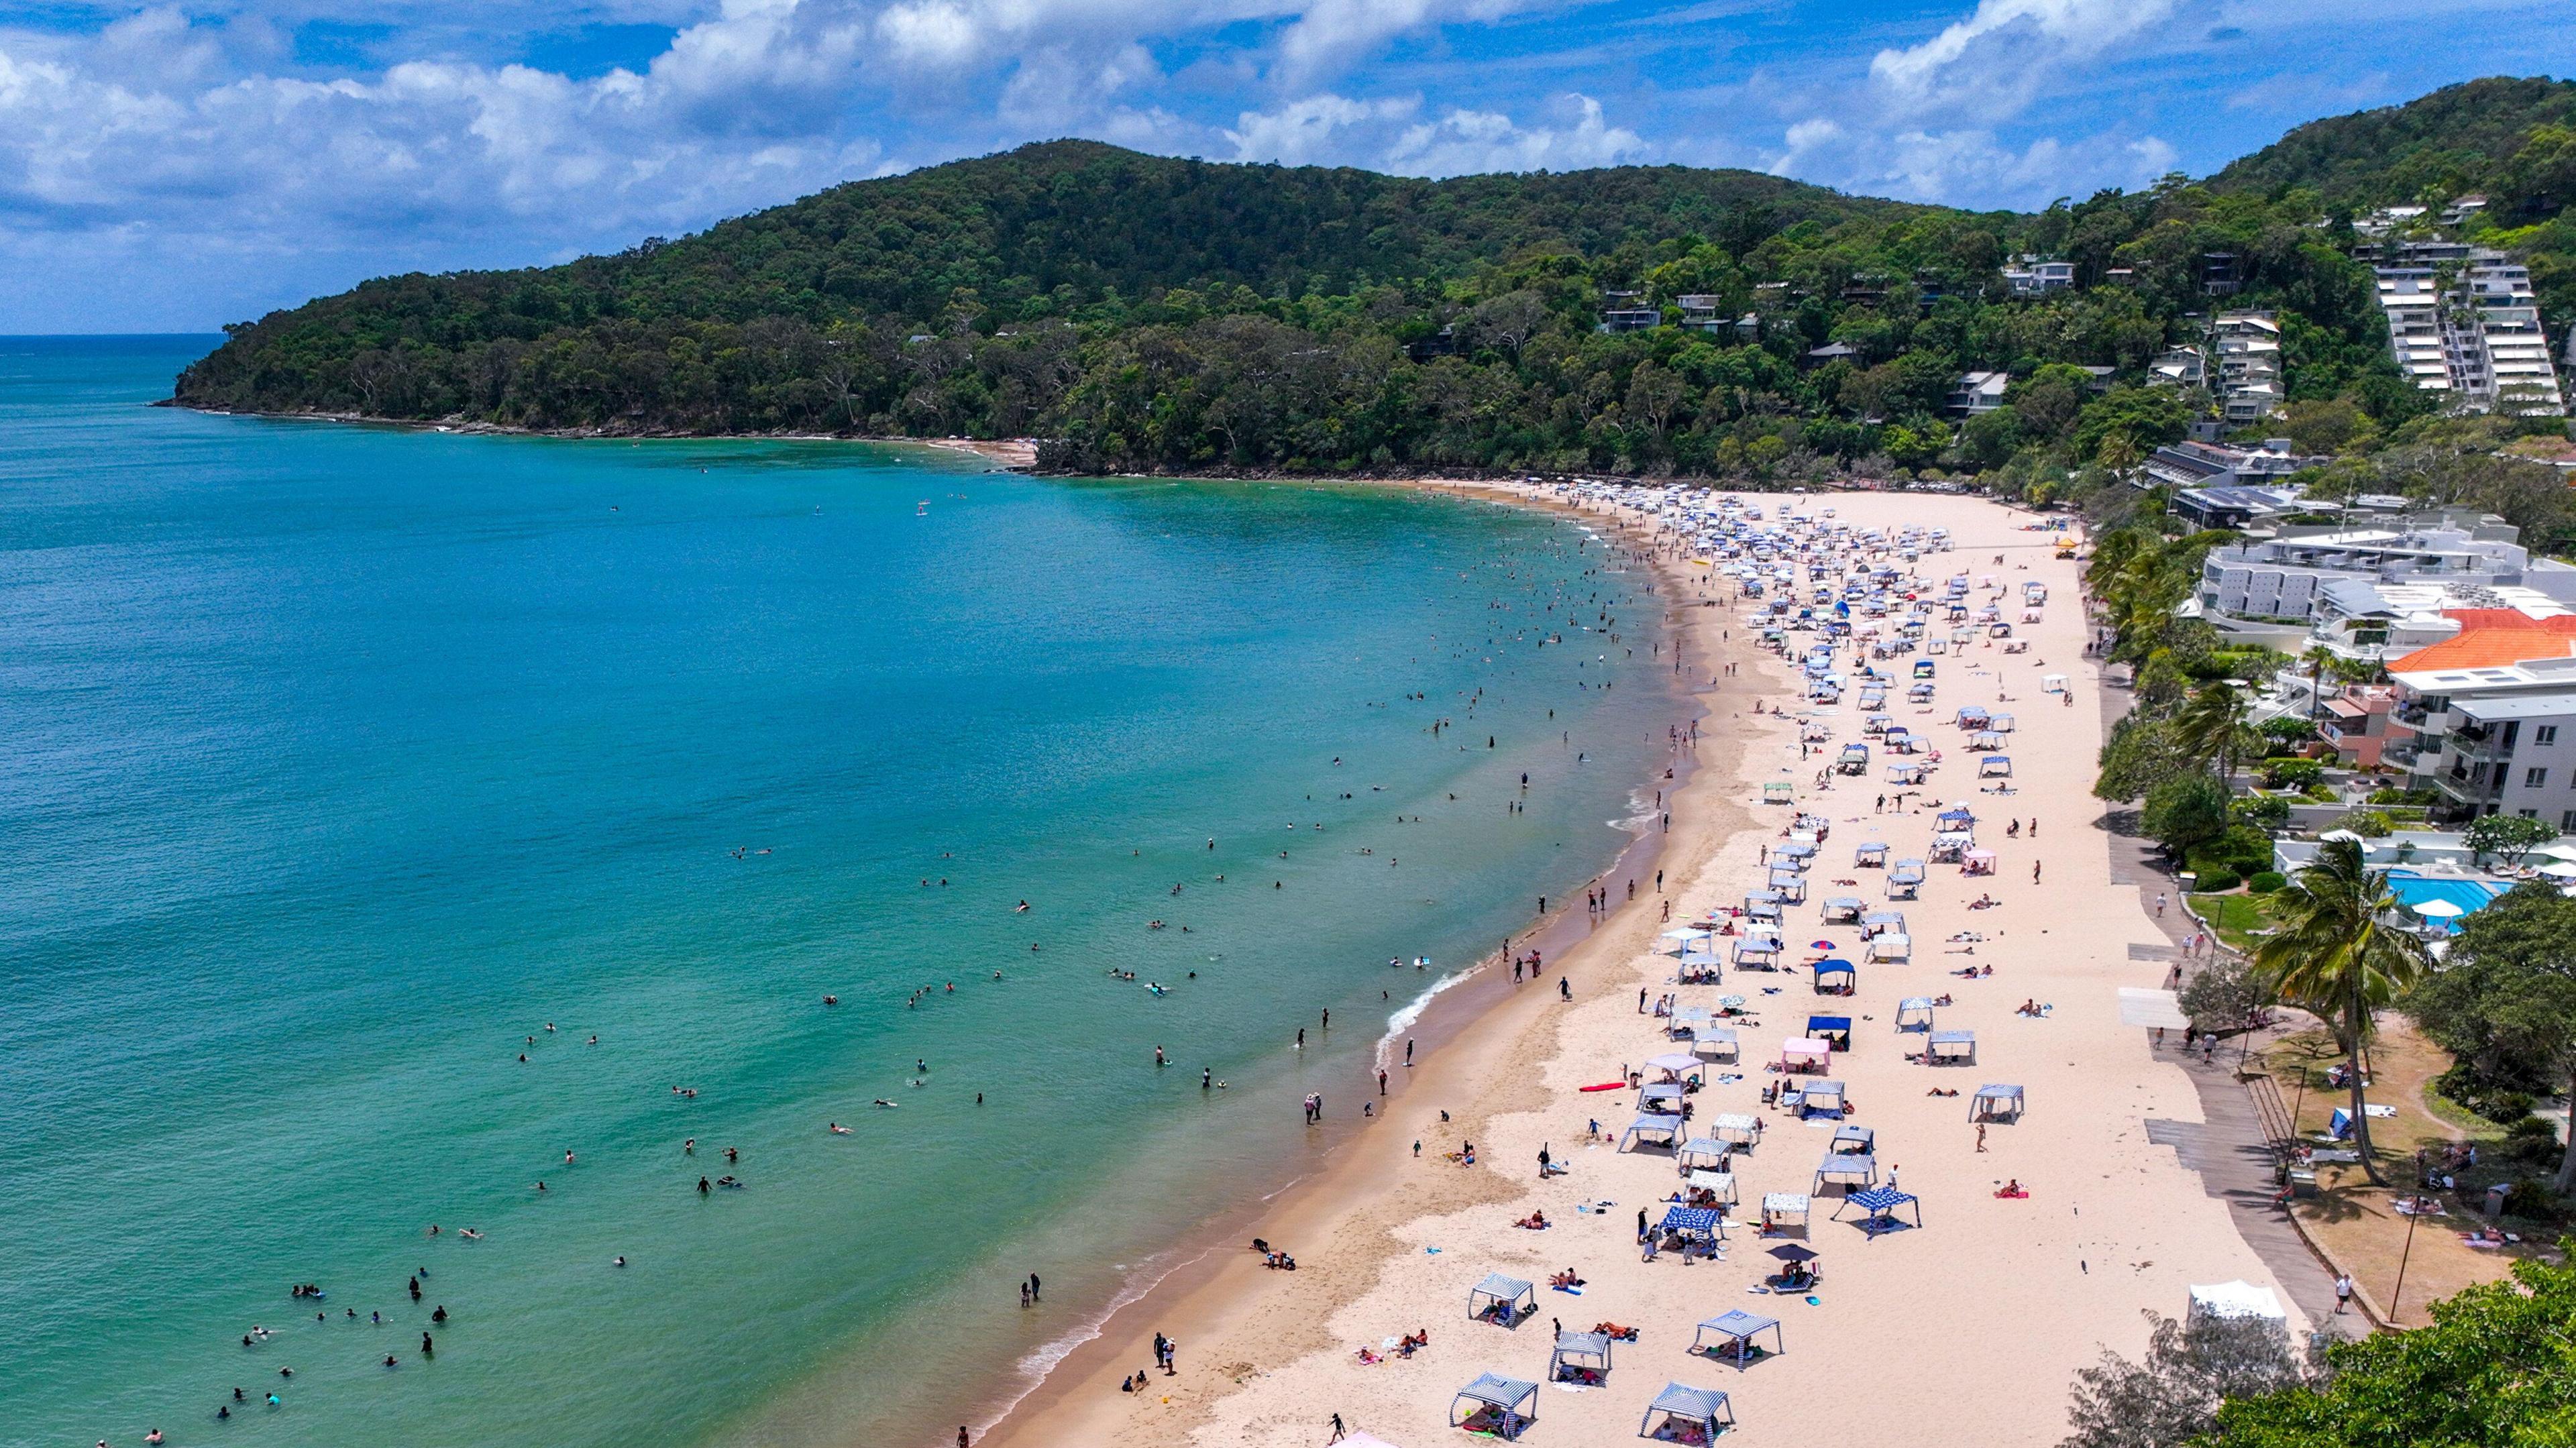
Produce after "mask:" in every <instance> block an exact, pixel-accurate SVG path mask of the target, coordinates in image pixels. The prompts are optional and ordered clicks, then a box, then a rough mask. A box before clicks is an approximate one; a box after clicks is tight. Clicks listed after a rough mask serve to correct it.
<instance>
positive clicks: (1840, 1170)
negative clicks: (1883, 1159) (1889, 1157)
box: [1811, 1151, 1878, 1196]
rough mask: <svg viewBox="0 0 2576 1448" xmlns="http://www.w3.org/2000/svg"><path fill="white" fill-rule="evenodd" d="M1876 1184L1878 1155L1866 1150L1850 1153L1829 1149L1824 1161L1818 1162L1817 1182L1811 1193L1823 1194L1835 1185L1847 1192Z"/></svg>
mask: <svg viewBox="0 0 2576 1448" xmlns="http://www.w3.org/2000/svg"><path fill="white" fill-rule="evenodd" d="M1876 1185H1878V1158H1877V1157H1875V1156H1873V1155H1871V1154H1870V1153H1868V1152H1865V1151H1862V1152H1850V1153H1845V1152H1834V1151H1829V1152H1826V1153H1825V1159H1824V1160H1823V1161H1820V1162H1818V1163H1816V1183H1815V1186H1814V1187H1813V1188H1812V1189H1811V1194H1812V1195H1815V1196H1822V1195H1824V1192H1825V1188H1827V1187H1834V1186H1838V1187H1841V1188H1842V1189H1843V1190H1844V1191H1845V1192H1851V1191H1856V1190H1858V1189H1860V1188H1862V1187H1874V1186H1876Z"/></svg>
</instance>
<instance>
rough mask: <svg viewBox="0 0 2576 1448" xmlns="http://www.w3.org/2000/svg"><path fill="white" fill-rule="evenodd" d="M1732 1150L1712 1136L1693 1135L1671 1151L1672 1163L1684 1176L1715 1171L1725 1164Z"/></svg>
mask: <svg viewBox="0 0 2576 1448" xmlns="http://www.w3.org/2000/svg"><path fill="white" fill-rule="evenodd" d="M1734 1150H1735V1148H1733V1147H1731V1146H1728V1145H1727V1144H1726V1143H1725V1142H1722V1141H1719V1140H1718V1139H1717V1138H1715V1137H1713V1136H1694V1137H1692V1138H1691V1139H1690V1140H1688V1141H1686V1142H1683V1143H1682V1144H1681V1147H1680V1148H1679V1149H1678V1150H1676V1151H1675V1152H1674V1153H1673V1163H1674V1167H1675V1169H1676V1170H1678V1171H1680V1172H1681V1174H1682V1175H1684V1176H1690V1175H1692V1174H1694V1173H1698V1172H1709V1171H1717V1170H1721V1169H1723V1168H1724V1167H1725V1166H1726V1159H1727V1157H1728V1155H1729V1154H1731V1153H1732V1152H1733V1151H1734Z"/></svg>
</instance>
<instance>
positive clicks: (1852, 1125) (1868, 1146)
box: [1826, 1121, 1878, 1155]
mask: <svg viewBox="0 0 2576 1448" xmlns="http://www.w3.org/2000/svg"><path fill="white" fill-rule="evenodd" d="M1826 1149H1827V1150H1829V1151H1838V1152H1847V1153H1860V1154H1863V1155H1866V1154H1868V1153H1870V1152H1874V1151H1876V1150H1878V1133H1877V1132H1875V1131H1873V1130H1871V1129H1870V1128H1868V1127H1866V1126H1863V1125H1861V1124H1860V1123H1859V1122H1857V1121H1846V1122H1844V1123H1843V1124H1842V1125H1840V1126H1837V1127H1835V1128H1834V1139H1833V1141H1832V1142H1831V1143H1829V1144H1828V1145H1827V1147H1826Z"/></svg>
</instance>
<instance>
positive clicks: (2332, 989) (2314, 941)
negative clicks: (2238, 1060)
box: [2254, 840, 2431, 1186]
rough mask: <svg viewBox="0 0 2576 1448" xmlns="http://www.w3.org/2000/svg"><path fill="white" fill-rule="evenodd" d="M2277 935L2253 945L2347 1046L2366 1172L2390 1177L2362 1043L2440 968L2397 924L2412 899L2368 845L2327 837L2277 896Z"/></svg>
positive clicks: (2355, 1125) (2276, 978) (2289, 994)
mask: <svg viewBox="0 0 2576 1448" xmlns="http://www.w3.org/2000/svg"><path fill="white" fill-rule="evenodd" d="M2271 909H2272V918H2273V920H2274V921H2275V922H2276V924H2277V928H2276V930H2275V931H2274V933H2273V934H2272V935H2271V936H2270V937H2269V938H2268V939H2266V940H2265V941H2264V942H2263V943H2262V944H2261V945H2259V946H2257V947H2255V950H2254V966H2255V968H2256V969H2257V970H2258V971H2260V972H2262V973H2263V975H2264V977H2265V978H2266V982H2267V984H2268V985H2269V986H2270V988H2271V989H2272V991H2273V992H2274V993H2276V994H2277V995H2279V996H2280V998H2281V999H2283V1000H2285V1001H2289V1002H2291V1003H2292V1004H2294V1005H2297V1006H2300V1007H2302V1008H2304V1009H2306V1010H2307V1011H2309V1012H2311V1013H2312V1014H2314V1015H2315V1016H2316V1017H2317V1018H2318V1019H2320V1020H2322V1021H2324V1022H2325V1023H2326V1025H2327V1026H2328V1027H2329V1028H2330V1029H2331V1030H2333V1032H2334V1033H2335V1041H2336V1044H2337V1045H2339V1046H2341V1047H2342V1048H2343V1053H2344V1065H2345V1070H2346V1074H2347V1076H2348V1078H2349V1080H2350V1082H2351V1087H2352V1132H2353V1145H2354V1146H2355V1147H2356V1148H2357V1149H2358V1150H2359V1151H2360V1153H2361V1166H2362V1170H2363V1171H2364V1172H2366V1173H2367V1174H2368V1175H2369V1177H2370V1180H2371V1181H2372V1182H2373V1183H2374V1184H2377V1185H2381V1186H2385V1185H2387V1179H2386V1178H2384V1177H2383V1176H2381V1175H2380V1171H2379V1162H2378V1159H2377V1158H2376V1157H2375V1156H2373V1155H2372V1152H2371V1146H2370V1116H2369V1113H2368V1112H2366V1111H2364V1110H2363V1109H2362V1107H2363V1105H2364V1103H2363V1099H2362V1087H2361V1050H2362V1047H2363V1046H2364V1045H2365V1044H2367V1043H2368V1042H2369V1039H2370V1036H2371V1033H2372V1031H2373V1029H2374V1028H2375V1027H2376V1025H2377V1021H2378V1012H2379V1010H2380V1008H2382V1007H2384V1006H2386V1005H2387V1004H2388V1003H2389V1002H2390V1001H2391V1000H2394V999H2395V998H2396V997H2397V996H2398V995H2400V994H2401V993H2403V992H2405V991H2407V990H2409V989H2411V988H2412V987H2413V986H2414V984H2415V982H2416V981H2417V980H2419V979H2421V978H2422V976H2423V974H2424V972H2425V971H2426V970H2427V969H2429V968H2430V966H2431V957H2430V955H2429V954H2428V953H2427V952H2426V950H2425V948H2424V942H2423V941H2422V940H2421V939H2418V938H2417V937H2416V936H2415V935H2414V934H2412V933H2411V932H2410V931H2408V930H2407V929H2406V928H2405V927H2404V926H2403V925H2401V924H2399V923H2397V922H2399V921H2401V920H2402V919H2403V918H2404V913H2405V906H2404V905H2403V903H2402V902H2400V901H2399V900H2398V898H2397V895H2396V892H2395V891H2393V890H2391V889H2390V888H2389V885H2388V872H2387V871H2385V870H2372V869H2370V868H2368V867H2367V866H2366V865H2365V864H2364V863H2363V861H2362V854H2361V846H2360V845H2359V844H2357V843H2355V842H2353V841H2351V840H2328V841H2327V842H2326V843H2325V844H2324V845H2322V846H2320V847H2319V848H2318V850H2317V856H2316V859H2315V861H2314V862H2312V863H2310V864H2309V865H2307V866H2306V867H2305V868H2303V869H2301V870H2300V871H2299V873H2298V875H2297V876H2296V877H2295V878H2293V879H2292V880H2291V881H2290V883H2289V884H2288V885H2287V886H2285V887H2283V888H2282V889H2281V890H2280V891H2278V892H2277V893H2275V894H2274V895H2273V896H2272V905H2271Z"/></svg>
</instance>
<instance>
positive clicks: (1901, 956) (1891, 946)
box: [1869, 930, 1914, 961]
mask: <svg viewBox="0 0 2576 1448" xmlns="http://www.w3.org/2000/svg"><path fill="white" fill-rule="evenodd" d="M1869 958H1870V959H1871V960H1873V961H1881V960H1893V961H1905V960H1912V959H1913V958H1914V938H1913V937H1912V936H1909V935H1906V934H1904V933H1902V932H1901V931H1895V930H1889V931H1885V932H1882V933H1880V934H1877V935H1873V936H1871V937H1870V938H1869Z"/></svg>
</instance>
